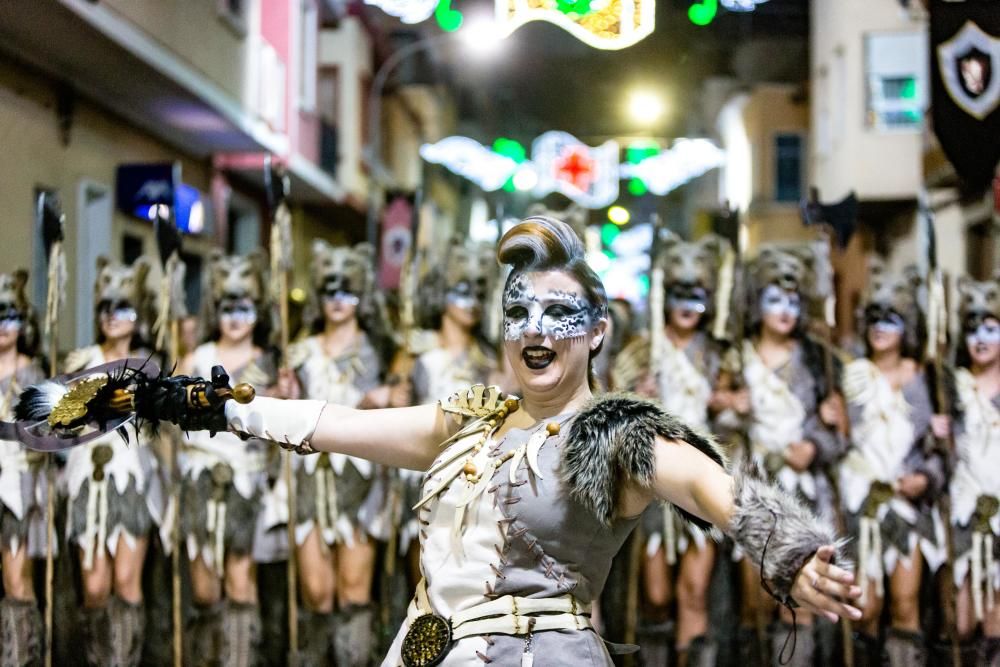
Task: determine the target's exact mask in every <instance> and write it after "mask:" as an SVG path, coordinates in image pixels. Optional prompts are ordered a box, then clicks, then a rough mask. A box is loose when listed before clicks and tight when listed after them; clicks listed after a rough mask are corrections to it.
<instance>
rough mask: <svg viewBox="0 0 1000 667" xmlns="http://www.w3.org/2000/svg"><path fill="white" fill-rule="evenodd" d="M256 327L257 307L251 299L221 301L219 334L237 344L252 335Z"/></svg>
mask: <svg viewBox="0 0 1000 667" xmlns="http://www.w3.org/2000/svg"><path fill="white" fill-rule="evenodd" d="M255 326H257V306H256V305H255V304H254V302H253V299H247V298H242V299H223V300H222V301H221V302H220V303H219V333H221V334H222V337H223V338H225V339H226V340H230V341H234V342H238V341H243V340H246V339H247V338H248V337H250V336H252V335H253V329H254V327H255Z"/></svg>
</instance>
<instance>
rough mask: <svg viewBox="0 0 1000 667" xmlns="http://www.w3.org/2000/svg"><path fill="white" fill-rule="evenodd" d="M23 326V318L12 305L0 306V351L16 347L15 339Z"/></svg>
mask: <svg viewBox="0 0 1000 667" xmlns="http://www.w3.org/2000/svg"><path fill="white" fill-rule="evenodd" d="M23 326H24V318H23V316H22V315H21V313H20V312H19V311H18V310H17V308H15V307H14V306H13V305H12V304H2V305H0V350H9V349H10V348H11V347H13V346H15V345H17V337H18V336H19V335H20V333H21V327H23Z"/></svg>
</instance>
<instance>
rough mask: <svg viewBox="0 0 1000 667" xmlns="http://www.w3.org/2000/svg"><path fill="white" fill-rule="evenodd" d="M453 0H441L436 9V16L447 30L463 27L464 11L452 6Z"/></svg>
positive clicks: (443, 28)
mask: <svg viewBox="0 0 1000 667" xmlns="http://www.w3.org/2000/svg"><path fill="white" fill-rule="evenodd" d="M451 2H452V0H439V2H438V4H437V7H436V8H435V9H434V18H435V19H436V20H437V24H438V26H439V27H440V28H441V29H442V30H444V31H445V32H455V31H456V30H458V29H459V28H461V27H462V12H460V11H458V10H457V9H452V8H451Z"/></svg>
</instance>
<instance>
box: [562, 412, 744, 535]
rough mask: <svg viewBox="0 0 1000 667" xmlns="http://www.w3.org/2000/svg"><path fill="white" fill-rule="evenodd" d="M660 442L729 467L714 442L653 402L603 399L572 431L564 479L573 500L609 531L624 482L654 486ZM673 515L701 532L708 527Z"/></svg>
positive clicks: (690, 517)
mask: <svg viewBox="0 0 1000 667" xmlns="http://www.w3.org/2000/svg"><path fill="white" fill-rule="evenodd" d="M656 436H660V437H663V438H666V439H667V440H683V441H684V442H687V443H688V444H690V445H692V446H694V447H697V448H698V449H699V450H700V451H701V452H703V453H704V454H706V455H707V456H708V457H709V458H711V459H712V460H713V461H715V462H716V463H718V464H719V465H720V466H723V467H725V466H726V457H725V454H723V452H722V450H721V449H719V447H718V445H716V443H715V441H714V440H712V438H711V437H709V436H707V435H702V434H699V433H696V432H695V431H694V430H692V429H691V428H689V427H688V426H686V425H685V424H683V423H681V422H680V420H678V419H677V418H676V417H672V416H671V415H668V414H667V413H665V412H664V411H663V410H662V409H661V408H660V407H659V406H657V405H656V404H655V403H653V402H652V401H647V400H645V399H642V398H639V397H638V396H635V395H632V394H620V393H609V394H603V395H601V396H598V397H595V398H594V399H592V400H591V401H590V402H589V403H588V404H587V405H586V406H585V407H584V408H583V410H581V411H580V413H579V414H578V415H577V416H576V419H574V420H573V423H572V425H571V426H570V431H569V437H568V438H567V440H566V448H565V450H564V451H563V457H562V470H561V474H562V478H563V481H564V482H565V483H566V484H567V486H568V487H569V489H570V494H571V495H572V497H573V498H574V499H575V500H577V501H578V502H580V503H582V504H583V505H584V506H586V507H588V508H589V509H591V510H592V511H593V512H594V514H596V515H597V518H598V519H599V520H600V521H601V522H602V523H604V524H605V525H610V524H611V522H612V520H613V519H614V517H615V505H616V504H617V501H618V493H619V490H620V488H621V487H620V484H621V482H622V481H624V480H627V479H632V480H635V481H636V482H638V483H639V484H641V485H642V486H644V487H647V488H648V487H651V486H652V485H653V475H654V472H655V463H656V461H655V455H654V449H653V443H654V442H655V440H656ZM674 509H676V510H677V511H678V512H679V513H680V514H681V516H682V517H684V519H686V520H687V521H690V522H691V523H694V524H695V525H696V526H698V527H699V528H702V529H708V528H709V527H710V524H708V523H707V522H705V521H703V520H701V519H699V518H697V517H695V516H693V515H691V514H688V513H687V512H685V511H683V510H681V509H680V508H678V507H675V508H674Z"/></svg>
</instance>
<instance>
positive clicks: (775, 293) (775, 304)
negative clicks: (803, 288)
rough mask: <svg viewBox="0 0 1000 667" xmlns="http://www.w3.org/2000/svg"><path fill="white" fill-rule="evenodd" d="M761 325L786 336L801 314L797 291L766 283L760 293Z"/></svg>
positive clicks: (800, 301) (793, 328) (793, 327)
mask: <svg viewBox="0 0 1000 667" xmlns="http://www.w3.org/2000/svg"><path fill="white" fill-rule="evenodd" d="M760 312H761V321H762V322H763V325H764V326H765V327H767V328H768V329H769V330H771V331H772V332H774V333H776V334H779V335H781V336H788V335H790V334H791V333H792V331H794V330H795V325H796V323H798V321H799V316H800V315H801V314H802V298H801V297H800V296H799V294H798V292H795V291H793V290H786V289H782V288H781V287H778V286H777V285H768V286H767V287H765V288H764V290H763V291H762V292H761V294H760Z"/></svg>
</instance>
